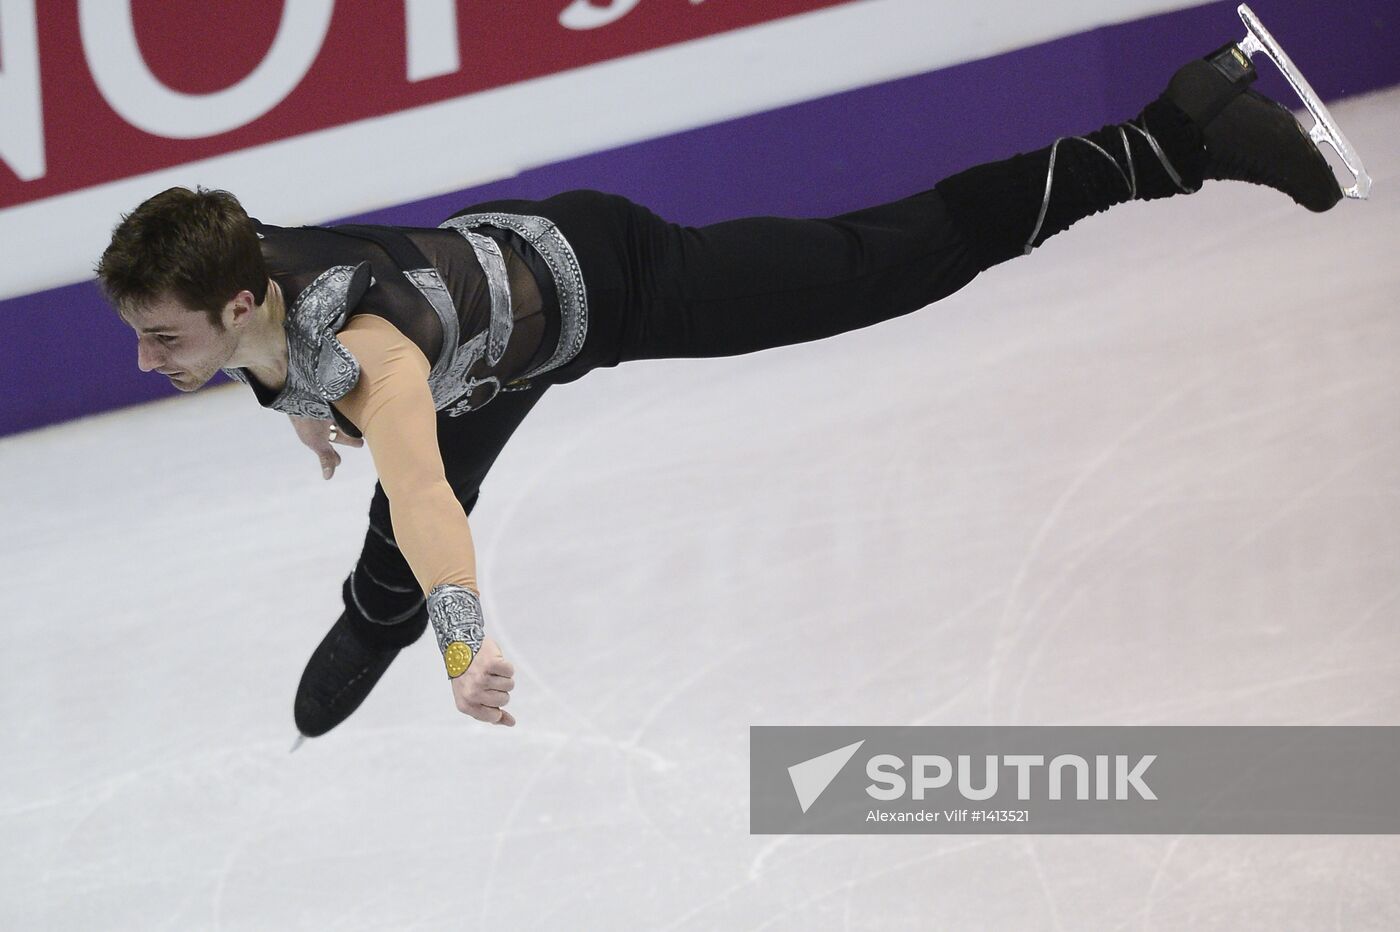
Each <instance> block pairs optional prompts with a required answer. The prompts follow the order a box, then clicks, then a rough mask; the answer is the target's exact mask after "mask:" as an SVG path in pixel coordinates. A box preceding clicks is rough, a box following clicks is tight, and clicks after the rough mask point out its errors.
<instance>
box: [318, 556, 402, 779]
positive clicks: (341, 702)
mask: <svg viewBox="0 0 1400 932" xmlns="http://www.w3.org/2000/svg"><path fill="white" fill-rule="evenodd" d="M354 580H355V577H354V574H351V575H350V577H349V578H348V579H346V581H345V587H344V591H345V600H346V605H347V606H354V608H349V607H347V609H346V610H345V611H344V612H342V613H341V615H340V618H338V619H336V623H335V624H334V625H333V626H332V627H331V630H330V631H329V632H328V633H327V634H326V636H325V637H324V638H322V639H321V643H320V644H319V645H318V646H317V647H316V650H315V651H314V652H312V654H311V659H310V660H309V661H307V664H306V669H305V671H303V672H302V675H301V682H300V683H299V684H298V685H297V695H296V701H295V703H294V705H293V709H292V712H293V717H294V718H295V719H296V724H297V731H299V732H300V733H301V735H300V736H299V737H298V739H297V742H296V744H294V745H293V746H292V750H293V751H295V750H296V749H297V748H298V747H300V745H301V742H302V741H303V740H304V739H306V738H316V737H320V736H321V735H324V734H325V733H326V732H328V731H330V730H331V729H332V728H334V727H335V726H337V725H339V724H340V723H341V722H343V721H345V720H346V719H347V718H349V717H350V715H351V714H352V713H353V712H354V711H355V710H356V709H358V708H359V707H360V704H361V703H363V702H364V701H365V698H366V697H367V696H369V694H370V691H371V690H372V689H374V686H375V684H376V683H378V682H379V678H380V677H382V676H383V675H384V671H386V670H388V669H389V664H391V663H393V661H394V658H395V657H397V656H398V654H399V651H400V650H402V649H403V648H404V647H406V646H408V645H409V644H411V643H413V642H414V641H416V640H417V639H418V637H419V636H420V635H422V633H423V631H424V630H425V629H426V628H427V626H428V610H427V607H426V606H425V605H423V604H422V602H421V600H420V602H419V604H418V606H417V607H416V608H413V609H410V610H409V611H408V612H407V613H406V615H405V616H404V617H401V618H394V619H392V620H391V621H390V622H386V623H382V624H381V623H376V622H371V621H367V620H365V619H364V618H363V617H362V616H361V614H360V612H359V611H358V609H359V608H360V606H359V602H358V601H357V600H356V599H355V597H354V588H353V587H354V584H355V583H354ZM352 612H353V613H354V614H352Z"/></svg>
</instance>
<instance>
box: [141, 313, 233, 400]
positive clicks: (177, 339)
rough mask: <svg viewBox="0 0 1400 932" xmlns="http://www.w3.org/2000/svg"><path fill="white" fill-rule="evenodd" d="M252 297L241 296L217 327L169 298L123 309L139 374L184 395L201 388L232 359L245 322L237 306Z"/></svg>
mask: <svg viewBox="0 0 1400 932" xmlns="http://www.w3.org/2000/svg"><path fill="white" fill-rule="evenodd" d="M245 296H246V299H245ZM251 298H252V295H251V294H249V293H248V292H246V291H245V292H241V293H240V294H239V296H238V297H237V298H235V299H234V300H233V301H230V302H229V304H228V305H226V306H225V307H224V309H223V311H222V312H221V314H220V315H219V320H218V322H217V323H216V322H215V321H213V320H211V319H210V315H209V314H207V313H206V312H204V311H193V310H190V309H189V308H186V307H184V306H182V305H181V304H180V302H179V301H177V300H175V299H174V298H171V297H166V298H161V299H159V300H157V301H154V302H152V303H150V304H148V305H144V306H141V307H133V308H126V309H123V310H122V312H121V315H122V319H123V320H125V321H126V322H127V324H128V325H129V326H130V327H131V328H132V329H133V330H135V331H136V364H137V365H138V366H139V367H140V368H141V371H142V372H159V373H160V374H161V375H163V376H165V377H166V378H168V379H169V380H170V384H171V385H174V386H175V387H176V388H178V389H179V390H180V391H182V392H192V391H194V390H195V389H197V388H200V387H201V386H203V385H204V384H205V383H207V382H208V381H209V380H210V379H212V378H213V377H214V373H216V372H218V371H219V370H220V369H221V368H223V367H224V366H225V365H227V363H228V361H229V360H230V359H232V358H233V353H234V351H235V350H236V349H237V348H238V334H239V330H240V329H241V327H240V326H239V323H240V321H241V320H242V318H243V315H242V314H241V313H240V310H241V309H240V308H239V307H237V306H236V305H237V304H238V302H239V300H240V299H244V300H245V303H248V302H250V301H251Z"/></svg>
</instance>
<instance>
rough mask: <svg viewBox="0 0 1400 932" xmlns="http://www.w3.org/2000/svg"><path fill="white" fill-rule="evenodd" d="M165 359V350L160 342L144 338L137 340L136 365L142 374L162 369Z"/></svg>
mask: <svg viewBox="0 0 1400 932" xmlns="http://www.w3.org/2000/svg"><path fill="white" fill-rule="evenodd" d="M164 358H165V350H164V348H163V347H161V345H160V343H159V342H158V341H156V340H147V339H146V338H145V337H144V336H142V337H137V338H136V365H137V366H138V367H139V368H140V369H141V371H142V372H150V371H151V370H152V369H158V368H160V364H161V360H163V359H164Z"/></svg>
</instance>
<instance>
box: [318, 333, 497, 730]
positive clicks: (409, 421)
mask: <svg viewBox="0 0 1400 932" xmlns="http://www.w3.org/2000/svg"><path fill="white" fill-rule="evenodd" d="M338 337H339V339H340V342H341V344H342V345H343V346H344V347H345V348H346V349H347V350H349V351H350V353H351V354H352V355H353V356H354V357H355V359H356V361H357V362H358V363H359V364H360V377H359V380H358V382H357V383H356V385H355V387H354V388H353V389H352V390H351V391H350V392H349V393H348V394H346V395H345V396H344V397H343V398H341V399H340V400H339V401H337V402H336V403H335V404H336V408H337V409H338V410H339V411H340V412H341V413H342V414H344V415H345V416H346V417H347V418H349V420H350V421H351V423H353V424H354V425H355V426H356V427H358V428H359V430H360V432H361V433H362V434H364V438H365V442H366V444H367V445H368V446H369V450H370V455H371V456H372V457H373V459H374V467H375V471H376V472H377V473H378V474H379V482H380V484H381V485H382V486H383V487H384V492H385V494H386V495H387V496H388V498H389V503H390V506H391V508H390V510H391V514H392V517H393V526H394V539H395V541H396V542H397V543H398V546H399V549H400V551H402V553H403V555H404V559H405V560H406V561H407V562H408V565H409V568H410V569H411V570H412V571H413V575H414V578H415V579H417V581H418V585H419V587H420V588H421V589H422V590H423V593H424V595H425V596H426V597H427V599H428V615H429V618H430V619H431V620H432V623H433V628H434V629H435V631H436V632H437V636H438V646H439V648H441V649H442V650H443V652H444V659H445V661H446V663H447V671H448V676H449V677H451V678H452V679H451V682H452V691H453V693H454V696H455V697H456V700H457V707H458V708H459V709H461V711H463V712H465V713H467V714H468V715H471V716H472V717H473V718H477V719H481V720H482V721H487V722H496V723H499V724H503V725H513V724H515V719H514V717H512V716H511V714H510V713H509V712H506V711H505V710H504V709H503V708H502V707H503V706H504V705H505V703H506V701H507V700H508V699H509V694H510V690H511V689H512V688H513V687H514V680H513V673H514V671H513V670H512V669H511V666H510V664H509V663H508V662H507V661H506V660H505V658H503V657H502V656H501V652H500V649H499V648H498V647H497V646H496V644H495V642H494V641H492V640H491V639H489V638H486V637H485V630H484V626H483V619H482V614H481V602H480V599H479V597H478V591H479V590H478V587H477V580H476V552H475V549H474V547H473V545H472V537H471V528H470V526H469V525H468V523H467V515H466V512H465V511H464V510H463V508H462V505H461V503H460V502H458V501H457V497H456V495H455V494H454V493H453V491H452V487H451V486H450V485H449V484H448V482H447V477H446V474H445V472H444V469H443V465H442V455H441V453H440V452H439V450H438V442H437V411H436V410H435V408H434V405H433V397H432V391H431V389H430V388H429V386H428V373H429V371H430V368H431V367H430V366H429V364H428V360H427V358H426V357H425V356H424V355H423V353H422V351H421V350H419V349H418V347H417V346H416V345H415V344H414V343H413V341H412V340H409V339H408V338H407V337H405V336H404V335H403V334H402V333H400V332H399V330H398V329H397V328H396V327H394V326H393V324H391V323H389V322H388V321H387V320H384V319H383V318H381V317H376V316H373V315H368V314H362V315H358V316H356V317H354V318H352V319H351V322H350V324H349V325H348V326H346V328H345V329H344V330H342V331H341V332H340V333H339V334H338Z"/></svg>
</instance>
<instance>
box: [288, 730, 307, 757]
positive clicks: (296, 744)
mask: <svg viewBox="0 0 1400 932" xmlns="http://www.w3.org/2000/svg"><path fill="white" fill-rule="evenodd" d="M305 743H306V735H304V734H302V733H301V732H297V740H296V741H294V742H293V743H292V750H291V751H288V752H287V753H288V754H290V753H292V751H295V750H296V749H297V748H299V747H301V746H302V745H303V744H305Z"/></svg>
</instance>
